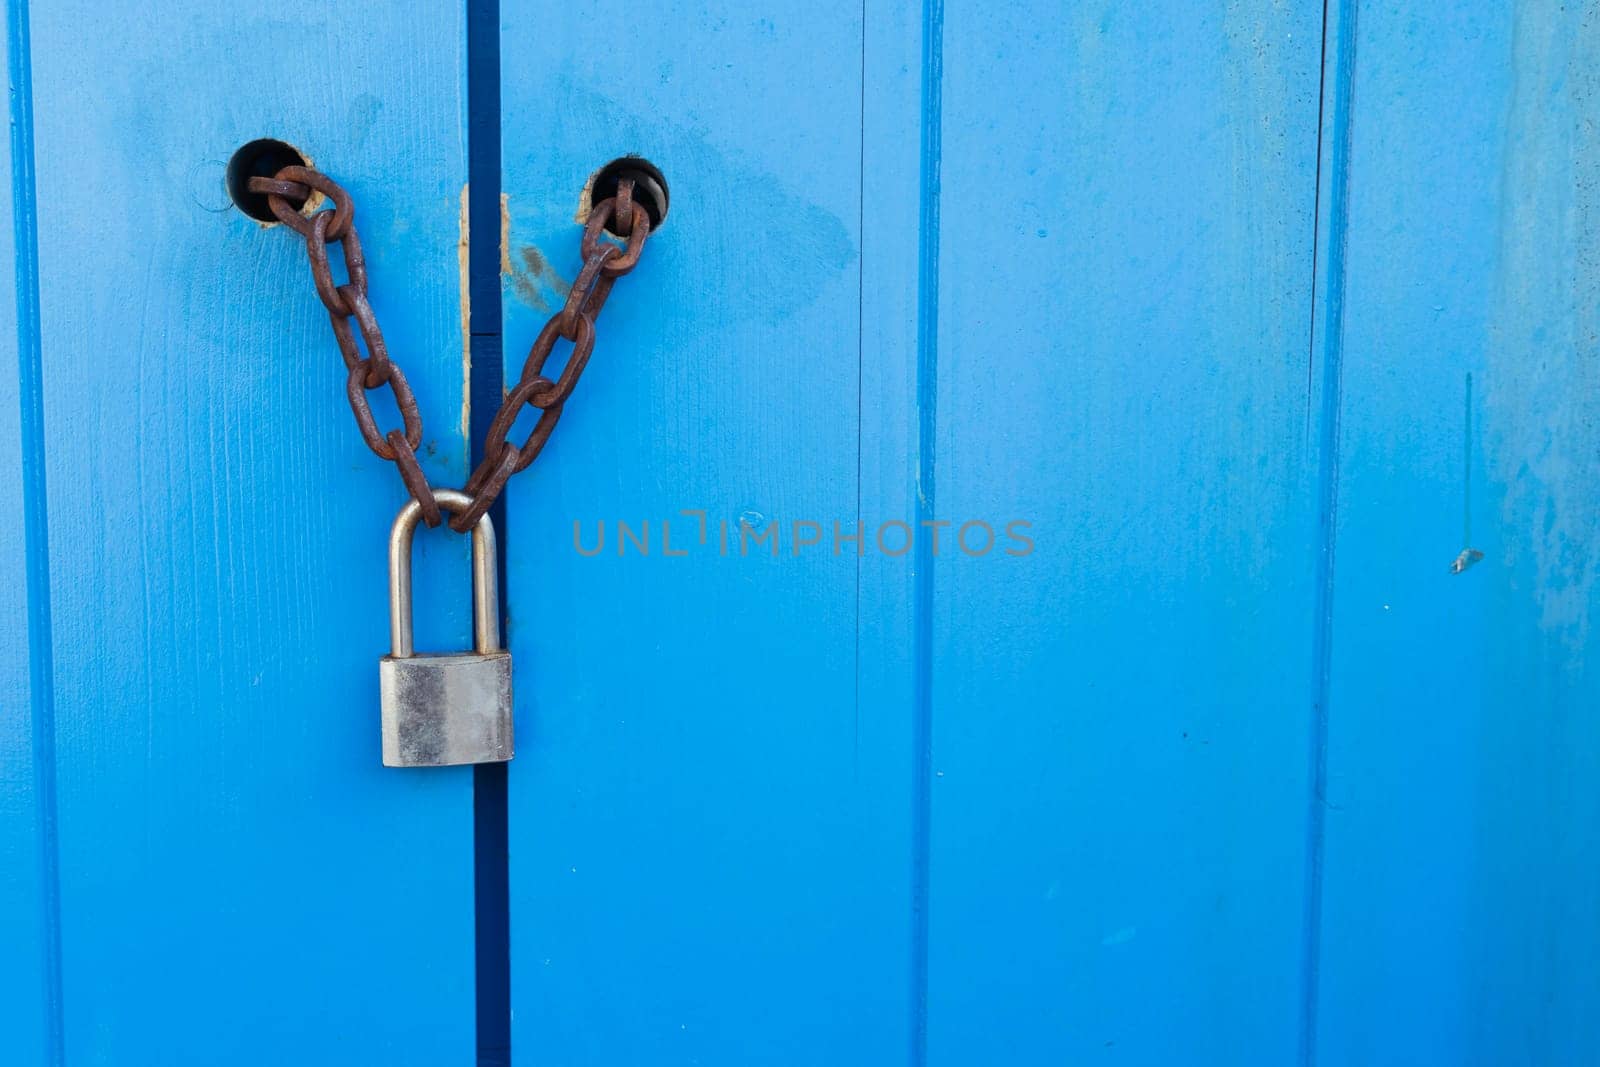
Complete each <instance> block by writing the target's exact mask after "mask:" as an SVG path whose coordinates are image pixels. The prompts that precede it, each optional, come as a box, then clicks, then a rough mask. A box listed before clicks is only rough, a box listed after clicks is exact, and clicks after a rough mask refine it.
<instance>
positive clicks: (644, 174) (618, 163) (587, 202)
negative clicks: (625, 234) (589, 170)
mask: <svg viewBox="0 0 1600 1067" xmlns="http://www.w3.org/2000/svg"><path fill="white" fill-rule="evenodd" d="M627 177H631V178H632V179H633V198H634V201H635V202H636V203H638V204H639V205H640V206H641V207H643V208H644V210H645V213H646V214H648V215H649V216H650V230H651V232H652V233H653V232H655V231H656V230H659V229H660V228H661V224H662V223H663V222H665V221H666V218H667V201H668V194H667V179H666V178H665V177H664V176H663V175H662V173H661V169H660V168H659V167H657V166H656V165H655V164H654V163H652V162H650V161H649V160H648V159H644V158H642V157H640V156H623V157H622V158H620V159H613V160H612V161H611V162H610V163H607V164H606V165H605V166H603V167H601V168H600V169H599V170H597V171H595V172H594V177H592V178H590V179H589V185H588V187H587V188H585V189H584V202H583V204H582V205H581V211H580V212H579V214H580V215H582V216H583V217H584V218H588V216H589V211H590V209H591V208H592V207H593V205H595V204H598V203H600V202H601V201H602V200H607V199H609V198H611V197H613V196H616V195H617V183H618V182H620V181H621V180H622V179H623V178H627ZM606 232H607V233H609V234H611V235H612V236H613V237H618V236H620V235H619V234H618V233H617V232H616V231H615V230H614V229H613V228H612V226H611V224H610V223H608V224H607V225H606Z"/></svg>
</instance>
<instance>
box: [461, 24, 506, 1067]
mask: <svg viewBox="0 0 1600 1067" xmlns="http://www.w3.org/2000/svg"><path fill="white" fill-rule="evenodd" d="M467 235H468V243H467V294H468V308H469V315H470V319H469V322H468V329H469V330H470V332H471V335H472V337H471V343H470V345H469V348H468V351H469V354H470V357H471V360H472V368H471V375H470V379H469V389H470V404H471V417H470V420H469V430H470V433H471V438H472V463H473V464H474V465H476V464H477V462H478V461H479V460H480V459H482V458H483V446H484V440H485V438H486V437H487V435H488V430H489V423H490V421H491V420H492V419H493V418H494V413H495V411H496V410H497V409H498V408H499V407H500V401H501V398H502V397H503V395H504V387H503V382H504V369H503V363H504V361H503V355H502V351H503V350H502V345H501V338H500V311H501V308H500V4H499V0H468V2H467ZM489 514H490V516H491V517H492V518H493V520H494V524H495V527H496V529H498V530H499V531H500V543H501V544H502V545H504V546H507V548H506V551H505V552H502V553H501V554H500V559H499V561H498V564H497V565H498V569H499V574H498V575H497V580H498V581H499V583H500V588H501V589H504V588H505V587H506V574H505V570H506V554H507V552H509V550H510V548H509V546H510V544H511V532H510V530H509V529H508V528H507V525H506V507H505V498H504V497H502V498H501V499H500V500H498V501H496V502H495V505H494V507H493V508H492V509H490V512H489ZM500 609H501V612H502V617H501V627H502V630H504V628H505V622H506V619H505V614H504V613H505V612H506V610H507V601H506V598H505V597H501V599H500ZM507 841H508V839H507V836H506V764H504V763H490V764H484V765H482V766H479V767H475V768H474V769H473V775H472V843H473V849H472V853H473V887H474V890H473V897H474V899H473V909H474V912H473V913H474V916H475V924H474V929H475V949H476V952H475V956H476V961H477V962H476V987H477V1046H478V1047H477V1061H478V1064H479V1067H508V1065H509V1064H510V1063H511V941H510V934H511V914H510V907H511V905H510V883H509V881H508V876H507V864H506V857H507Z"/></svg>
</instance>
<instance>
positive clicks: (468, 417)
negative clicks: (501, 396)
mask: <svg viewBox="0 0 1600 1067" xmlns="http://www.w3.org/2000/svg"><path fill="white" fill-rule="evenodd" d="M468 188H469V187H468V186H466V185H462V186H461V222H460V234H461V236H460V238H459V239H458V240H457V241H456V277H457V279H458V284H459V286H460V294H461V439H462V440H463V441H470V440H472V429H471V427H472V285H471V280H470V277H469V275H468V273H467V261H468V258H469V257H468V251H469V245H470V239H471V229H470V227H469V226H468V216H467V190H468Z"/></svg>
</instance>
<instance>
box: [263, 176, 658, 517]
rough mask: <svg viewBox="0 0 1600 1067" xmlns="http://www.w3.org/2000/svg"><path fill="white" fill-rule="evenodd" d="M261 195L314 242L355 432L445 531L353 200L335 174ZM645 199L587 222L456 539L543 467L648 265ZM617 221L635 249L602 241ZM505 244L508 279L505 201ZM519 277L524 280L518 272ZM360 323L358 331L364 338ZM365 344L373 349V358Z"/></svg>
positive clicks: (628, 186)
mask: <svg viewBox="0 0 1600 1067" xmlns="http://www.w3.org/2000/svg"><path fill="white" fill-rule="evenodd" d="M250 190H251V191H252V192H257V193H263V194H265V195H266V197H267V204H268V206H269V207H270V208H271V209H272V213H273V215H274V216H275V217H276V218H277V219H278V221H279V222H282V223H283V224H284V225H285V226H287V227H289V228H290V229H292V230H294V231H295V232H296V233H297V234H299V235H300V236H301V237H302V238H304V240H305V244H306V258H307V259H308V260H309V261H310V265H311V279H312V282H313V283H314V286H315V288H316V293H317V298H318V299H319V300H321V301H322V304H323V306H324V307H325V308H327V310H328V321H329V324H330V325H331V326H332V328H333V335H334V339H335V341H336V342H337V343H338V346H339V352H340V355H342V356H343V357H344V363H345V367H346V368H347V369H348V370H349V372H350V373H349V377H348V379H347V380H346V383H345V394H346V396H347V397H348V399H349V401H350V411H351V413H352V414H354V415H355V419H356V426H357V427H358V428H359V429H360V430H361V437H362V440H364V441H366V443H367V447H368V448H370V449H372V451H373V452H374V453H376V454H377V455H378V456H380V457H382V458H383V459H386V460H389V461H390V462H392V463H393V464H394V465H395V467H396V468H398V470H399V472H400V478H401V480H402V481H403V482H404V483H405V486H406V490H407V491H408V492H409V493H410V494H411V495H412V497H413V498H414V499H415V500H416V501H417V503H418V504H419V505H420V506H421V508H422V518H423V521H425V522H426V523H427V524H428V525H429V526H437V525H438V524H439V523H440V522H441V521H442V519H443V516H442V514H441V509H440V507H439V503H438V501H437V500H435V499H434V494H433V489H432V488H431V487H430V486H429V485H428V480H427V478H426V476H425V475H424V474H423V470H422V465H421V464H420V463H419V462H418V461H417V455H416V450H417V448H418V447H419V446H420V445H421V443H422V415H421V413H420V412H419V411H418V409H417V400H416V397H415V396H413V395H412V393H411V387H410V386H409V385H408V384H407V383H406V376H405V374H404V373H403V372H402V371H401V370H400V365H399V364H398V363H396V362H395V361H393V360H391V359H390V358H389V350H388V346H387V345H386V344H385V342H384V339H383V331H382V330H380V329H379V327H378V318H377V315H376V314H375V313H374V312H373V310H372V305H371V304H369V303H368V302H367V266H366V258H365V257H364V256H363V254H362V251H361V238H360V237H359V236H358V235H357V234H356V225H355V204H354V202H353V201H352V200H351V199H350V194H349V193H348V192H346V191H345V190H344V188H343V187H342V186H340V185H339V184H338V183H337V182H335V181H334V180H333V179H332V178H329V177H328V176H327V175H326V174H323V173H321V172H319V171H315V170H312V169H311V168H309V167H301V166H293V167H284V168H283V169H282V170H280V171H278V173H277V174H276V175H274V176H273V177H271V178H251V179H250ZM313 192H318V193H322V194H324V195H325V196H326V197H327V198H328V200H329V201H330V202H331V203H332V204H333V207H332V209H331V210H326V211H316V212H314V213H312V214H310V215H304V214H301V211H300V208H299V205H300V204H303V203H305V202H306V201H307V200H308V199H309V198H310V197H311V195H312V194H313ZM467 192H468V190H467V188H466V186H462V189H461V214H460V224H459V225H460V236H459V238H458V241H457V249H456V251H457V259H458V264H459V276H460V283H459V284H460V301H461V342H462V368H463V369H462V375H463V383H462V399H461V403H462V410H461V423H462V425H461V430H462V434H463V436H465V435H466V434H467V432H468V418H469V416H470V409H469V407H468V405H469V404H470V402H471V400H470V398H471V389H470V383H469V382H468V381H467V376H468V375H470V373H471V343H472V331H471V324H470V314H471V307H470V304H469V299H470V289H469V287H468V282H469V279H468V273H467V261H468V255H467V253H468V239H469V233H468V227H467V218H468V216H467ZM634 192H635V190H634V180H633V179H632V178H624V179H623V180H622V181H620V182H619V183H618V186H617V193H616V195H615V196H613V197H609V198H607V199H605V200H602V201H601V202H600V203H598V204H595V205H594V208H593V210H592V211H591V212H590V214H589V217H588V219H587V220H586V221H585V223H584V227H583V236H582V239H581V240H580V242H579V245H578V248H579V253H580V255H581V256H582V258H583V269H582V270H580V271H579V272H578V276H577V278H576V280H574V281H573V283H572V285H571V287H570V289H569V291H567V292H566V293H565V303H564V304H563V305H562V307H561V309H560V310H559V311H557V312H556V313H555V314H554V315H552V316H551V317H550V321H549V322H547V323H545V325H544V328H543V329H541V330H540V331H539V336H538V338H537V339H536V340H535V341H534V342H533V347H532V348H531V349H530V350H529V351H528V358H527V360H526V362H525V363H524V364H523V367H522V375H521V377H520V378H519V379H518V381H517V384H516V385H515V386H514V387H513V388H512V389H511V391H510V392H509V393H508V394H507V395H506V398H505V400H504V402H503V403H502V404H501V405H500V410H499V411H498V412H496V413H495V417H494V421H493V422H492V423H491V424H490V427H489V435H488V440H487V441H486V442H485V444H484V455H483V461H482V462H481V463H479V464H478V466H477V469H475V470H474V471H473V472H472V477H471V478H469V479H467V484H466V492H467V494H468V495H469V496H471V497H472V503H471V504H470V505H469V506H467V507H465V508H462V509H460V510H459V511H457V512H455V513H454V514H453V515H452V516H451V518H450V528H451V529H452V530H455V531H456V532H457V533H465V532H466V531H467V530H470V529H471V528H472V526H473V525H474V524H475V523H476V522H477V521H478V519H479V518H480V517H481V516H482V515H483V514H484V513H485V512H486V511H488V510H489V507H490V505H492V504H493V503H494V501H495V499H496V498H497V497H498V496H499V495H500V491H501V490H502V489H504V488H505V485H506V481H507V480H508V479H509V478H510V477H511V476H512V475H513V474H515V473H517V472H518V471H521V470H524V469H526V468H527V467H528V465H529V464H531V463H532V462H533V461H534V460H535V459H536V458H538V455H539V452H540V450H541V449H543V448H544V445H545V442H546V441H548V440H549V439H550V434H551V432H552V431H553V430H554V429H555V426H556V422H557V421H558V420H559V419H560V418H561V411H562V407H563V405H565V404H566V402H567V398H568V397H570V396H571V395H572V391H573V390H574V389H576V388H577V385H578V379H579V377H580V376H582V374H583V369H584V367H585V366H587V365H588V363H589V356H590V354H591V353H592V352H593V351H594V342H595V326H594V320H595V318H596V317H597V316H598V315H599V314H600V309H601V308H602V307H604V306H605V302H606V298H607V297H608V296H610V294H611V286H612V285H613V284H614V283H615V282H616V280H617V279H618V278H620V277H622V276H623V275H624V274H627V273H628V272H629V271H631V270H633V268H634V266H635V265H637V264H638V262H639V257H640V255H641V254H643V252H644V247H645V242H646V241H647V240H648V239H649V237H650V213H649V212H648V211H647V210H646V209H645V207H644V206H643V205H642V204H640V203H638V202H637V201H636V200H635V199H634ZM658 206H659V205H658ZM613 219H615V223H614V225H613V226H612V227H611V229H612V230H615V231H616V232H618V233H621V234H624V235H625V236H626V240H622V239H620V238H619V239H616V240H619V241H621V243H614V242H613V241H611V240H603V239H602V234H603V233H605V232H607V231H606V224H607V223H608V222H612V221H613ZM500 234H501V242H500V247H501V269H502V270H504V269H505V268H506V267H507V265H508V263H509V259H508V256H507V253H506V251H505V249H507V248H508V247H509V241H508V240H507V238H508V237H509V235H510V213H509V211H508V200H507V197H506V196H505V195H504V194H501V197H500ZM330 243H333V244H337V245H339V247H340V248H341V249H342V250H343V252H344V261H345V268H346V270H347V271H348V273H349V276H350V280H349V281H348V282H346V283H345V284H343V285H339V284H337V283H336V282H335V281H334V278H333V272H332V269H331V267H330V266H329V263H328V245H329V244H330ZM524 254H525V257H527V258H528V262H529V265H530V267H531V266H532V265H533V264H535V263H538V264H540V265H541V266H542V267H543V269H544V270H546V271H548V270H549V269H550V268H549V266H548V264H545V263H544V260H543V257H541V256H539V255H538V253H537V252H536V251H535V250H534V249H532V248H529V249H525V250H524ZM511 273H512V275H513V277H514V276H515V272H511ZM551 273H553V272H551ZM352 320H354V324H355V325H354V328H353V329H352V326H351V322H352ZM357 333H359V334H360V337H361V341H360V343H359V344H358V343H357V341H356V335H357ZM562 339H565V340H567V341H569V342H571V343H572V352H571V353H570V354H569V355H568V357H567V360H566V363H565V365H564V366H562V368H561V372H560V373H559V374H558V375H557V376H556V378H555V380H554V381H552V380H551V379H549V378H546V377H544V376H543V374H542V371H543V370H544V365H545V363H546V362H547V361H548V360H549V359H550V356H551V354H552V353H553V352H554V351H555V346H556V342H557V341H558V340H562ZM363 346H365V350H366V355H365V356H364V357H363V355H362V347H363ZM384 385H387V386H388V387H389V389H390V391H391V392H392V393H393V394H394V402H395V407H397V408H398V409H399V411H400V419H401V423H402V426H401V428H398V429H393V430H390V431H389V432H388V433H383V432H382V431H380V430H379V429H378V425H377V420H376V419H375V418H373V414H372V408H371V405H370V404H369V403H368V401H367V393H368V392H369V391H370V390H373V389H377V388H379V387H380V386H384ZM524 405H527V406H529V407H532V408H534V409H536V410H537V411H538V412H539V419H538V422H537V424H536V425H535V426H534V428H533V430H532V431H531V432H530V433H529V434H528V437H527V439H526V440H524V441H523V442H522V444H520V445H515V444H512V443H511V442H510V441H508V440H506V434H507V433H509V432H510V430H511V427H512V425H513V424H515V422H516V420H517V416H518V414H520V413H521V411H522V408H523V406H524Z"/></svg>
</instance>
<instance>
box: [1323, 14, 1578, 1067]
mask: <svg viewBox="0 0 1600 1067" xmlns="http://www.w3.org/2000/svg"><path fill="white" fill-rule="evenodd" d="M1336 13H1337V15H1338V16H1339V19H1340V21H1341V23H1342V25H1343V27H1344V32H1343V33H1342V34H1341V35H1340V36H1341V45H1342V47H1341V48H1340V50H1339V53H1338V56H1339V58H1338V63H1337V65H1336V69H1335V70H1332V71H1330V85H1332V86H1336V87H1340V92H1341V93H1342V95H1343V97H1344V98H1345V100H1346V101H1347V103H1348V102H1350V101H1353V104H1351V105H1349V106H1346V107H1344V108H1343V109H1341V114H1340V123H1339V125H1338V127H1337V128H1336V129H1335V130H1334V131H1333V133H1332V136H1333V138H1336V139H1344V140H1346V141H1347V143H1348V150H1347V162H1346V163H1345V164H1344V167H1343V170H1342V172H1341V171H1335V172H1334V173H1331V174H1330V179H1331V181H1332V182H1333V187H1334V188H1337V187H1338V186H1339V185H1341V184H1342V185H1343V186H1344V187H1345V188H1346V189H1347V190H1348V194H1347V207H1346V210H1345V212H1344V214H1343V215H1340V214H1338V213H1335V214H1334V215H1333V216H1332V217H1330V219H1329V222H1328V225H1329V234H1330V237H1329V245H1330V246H1334V247H1341V248H1343V250H1344V257H1343V269H1342V273H1340V274H1337V275H1330V276H1329V277H1328V289H1329V296H1330V299H1329V300H1328V301H1327V302H1326V305H1325V306H1326V311H1327V314H1328V315H1329V316H1330V319H1329V321H1328V323H1327V326H1326V327H1325V329H1324V336H1325V338H1326V339H1327V341H1328V342H1329V343H1328V344H1327V345H1326V353H1327V356H1328V358H1329V361H1330V362H1329V365H1328V369H1329V370H1330V372H1331V373H1332V374H1333V376H1334V380H1335V381H1336V382H1337V384H1338V388H1339V396H1338V404H1339V412H1340V415H1339V433H1338V438H1337V443H1338V452H1337V472H1338V482H1337V497H1336V503H1337V521H1336V539H1335V542H1334V549H1335V554H1334V563H1333V572H1332V573H1333V587H1332V588H1333V600H1332V639H1331V645H1330V648H1331V658H1330V660H1329V677H1330V681H1329V691H1328V704H1327V708H1328V750H1327V780H1328V787H1327V792H1328V797H1327V801H1328V803H1327V816H1326V820H1327V838H1326V863H1325V868H1326V872H1327V874H1326V888H1325V896H1324V914H1323V921H1322V926H1321V937H1322V968H1321V985H1322V1007H1321V1017H1320V1020H1319V1024H1318V1035H1319V1045H1320V1056H1319V1062H1322V1063H1325V1064H1329V1065H1347V1064H1349V1065H1354V1064H1362V1065H1383V1064H1414V1063H1462V1064H1479V1063H1481V1064H1505V1063H1540V1064H1587V1063H1593V1062H1594V1058H1595V1050H1596V1048H1600V1013H1597V1012H1596V1010H1595V1006H1596V1004H1597V1002H1600V971H1597V970H1596V968H1595V965H1594V960H1595V957H1596V955H1597V954H1600V909H1597V908H1596V906H1595V901H1596V900H1597V899H1600V869H1597V868H1596V865H1595V862H1594V856H1595V850H1596V847H1597V845H1600V784H1597V783H1600V725H1597V722H1596V719H1595V711H1596V709H1597V708H1600V674H1597V665H1596V664H1595V663H1594V661H1592V660H1590V659H1589V657H1588V647H1589V645H1590V644H1591V642H1592V640H1593V634H1594V631H1593V627H1594V626H1595V625H1596V622H1597V620H1600V586H1597V583H1596V577H1597V575H1600V548H1597V542H1596V538H1595V530H1596V526H1597V522H1600V495H1597V493H1596V488H1595V487H1596V484H1597V479H1596V474H1597V461H1596V457H1597V456H1600V370H1597V368H1600V350H1597V347H1596V345H1597V342H1596V337H1597V322H1600V312H1597V308H1600V260H1597V258H1596V247H1597V246H1596V240H1597V234H1600V229H1597V226H1600V222H1597V220H1600V140H1597V139H1596V133H1595V129H1596V124H1597V121H1600V24H1597V23H1596V22H1595V19H1594V13H1593V10H1592V8H1586V7H1585V5H1568V6H1566V7H1565V8H1563V7H1561V6H1559V5H1556V4H1543V3H1539V4H1523V5H1515V10H1514V11H1513V10H1512V9H1511V6H1510V5H1493V4H1475V5H1425V6H1418V5H1414V4H1398V3H1363V4H1360V5H1359V19H1357V13H1356V5H1354V4H1344V5H1340V7H1339V8H1338V9H1337V12H1336ZM1463 72H1471V73H1470V76H1465V75H1464V73H1463ZM1341 285H1342V292H1341V291H1340V286H1341ZM1464 552H1478V553H1482V557H1481V559H1478V558H1476V557H1474V556H1472V555H1470V554H1469V555H1468V556H1467V557H1466V560H1464V562H1467V561H1473V560H1475V562H1471V565H1470V566H1468V567H1466V568H1465V569H1464V570H1461V571H1460V572H1459V573H1455V572H1453V567H1452V565H1453V564H1454V563H1455V561H1456V560H1457V559H1458V558H1461V556H1462V553H1464Z"/></svg>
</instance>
